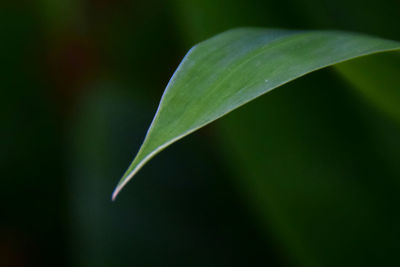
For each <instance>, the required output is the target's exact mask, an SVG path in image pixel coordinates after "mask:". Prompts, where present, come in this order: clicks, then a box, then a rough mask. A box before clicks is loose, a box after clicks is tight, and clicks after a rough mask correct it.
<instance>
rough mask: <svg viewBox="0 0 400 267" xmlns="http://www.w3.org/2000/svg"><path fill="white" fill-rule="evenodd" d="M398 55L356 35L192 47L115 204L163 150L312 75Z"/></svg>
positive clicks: (292, 34)
mask: <svg viewBox="0 0 400 267" xmlns="http://www.w3.org/2000/svg"><path fill="white" fill-rule="evenodd" d="M397 49H400V43H398V42H395V41H390V40H384V39H380V38H375V37H371V36H366V35H361V34H355V33H346V32H337V31H288V30H265V29H250V28H247V29H245V28H244V29H235V30H231V31H228V32H225V33H222V34H220V35H217V36H215V37H213V38H211V39H209V40H207V41H205V42H202V43H200V44H198V45H196V46H195V47H193V48H192V49H191V50H190V51H189V52H188V54H187V55H186V56H185V58H184V59H183V61H182V63H181V64H180V66H179V67H178V69H177V71H176V72H175V74H174V76H173V77H172V79H171V80H170V82H169V84H168V86H167V88H166V90H165V92H164V95H163V97H162V99H161V102H160V105H159V108H158V110H157V113H156V115H155V117H154V119H153V122H152V124H151V126H150V128H149V130H148V133H147V135H146V138H145V141H144V142H143V144H142V146H141V148H140V150H139V152H138V154H137V155H136V158H135V159H134V161H133V162H132V164H131V166H130V167H129V168H128V170H127V171H126V173H125V174H124V176H123V177H122V179H121V181H120V182H119V184H118V186H117V188H116V189H115V191H114V193H113V199H115V197H116V195H117V194H118V193H119V191H120V190H121V189H122V188H123V187H124V185H125V184H126V183H127V182H128V181H129V180H130V179H131V178H132V177H133V175H134V174H135V173H137V171H138V170H139V169H140V168H141V167H142V166H143V165H144V164H145V163H146V162H148V161H149V160H150V159H151V158H152V157H153V156H154V155H156V154H157V153H159V152H160V151H161V150H163V149H164V148H165V147H167V146H168V145H170V144H172V143H174V142H175V141H177V140H179V139H181V138H182V137H184V136H186V135H188V134H190V133H192V132H194V131H195V130H197V129H199V128H201V127H203V126H205V125H207V124H208V123H210V122H212V121H214V120H216V119H218V118H220V117H222V116H224V115H225V114H227V113H229V112H230V111H232V110H234V109H236V108H238V107H240V106H242V105H244V104H245V103H247V102H249V101H251V100H253V99H255V98H257V97H258V96H260V95H263V94H265V93H267V92H269V91H271V90H272V89H274V88H276V87H279V86H280V85H283V84H286V83H288V82H290V81H292V80H294V79H296V78H298V77H301V76H303V75H305V74H307V73H310V72H313V71H315V70H318V69H321V68H324V67H328V66H331V65H334V64H336V63H340V62H343V61H347V60H350V59H353V58H357V57H361V56H366V55H370V54H375V53H379V52H385V51H395V50H397ZM321 89H323V88H321Z"/></svg>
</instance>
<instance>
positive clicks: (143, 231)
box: [0, 0, 400, 267]
mask: <svg viewBox="0 0 400 267" xmlns="http://www.w3.org/2000/svg"><path fill="white" fill-rule="evenodd" d="M399 12H400V2H399V1H397V0H385V1H361V0H354V1H352V0H336V1H317V0H309V1H305V0H303V1H301V0H280V1H272V0H269V1H257V0H194V1H193V0H168V1H154V0H147V1H132V0H82V1H78V0H58V1H54V0H37V1H23V0H18V1H11V0H10V1H2V3H1V4H0V36H1V39H0V59H1V65H0V78H1V79H0V88H1V98H0V101H1V103H0V111H1V113H0V116H1V122H2V123H1V124H2V126H1V128H0V148H1V149H0V170H1V180H0V182H1V183H0V185H1V189H2V190H1V191H2V192H1V198H0V200H1V205H0V207H1V209H0V211H1V217H0V218H1V221H0V266H307V267H308V266H324V267H326V266H388V265H390V266H398V265H400V260H399V256H400V243H399V240H400V228H399V225H400V214H399V204H400V195H399V193H398V192H399V189H400V165H399V164H398V159H399V158H400V138H399V136H400V124H399V122H400V116H397V115H396V114H400V113H396V111H398V109H397V106H396V105H394V106H393V107H392V106H389V104H385V103H386V102H382V101H377V102H374V99H375V97H371V95H373V94H368V93H366V91H365V90H363V88H360V87H358V86H357V84H360V83H358V82H360V79H361V80H362V79H364V78H363V77H364V76H365V79H366V78H374V77H378V76H379V75H380V74H382V73H383V74H385V71H384V70H383V69H380V73H379V70H376V69H370V70H367V71H365V72H363V73H361V75H360V76H358V78H357V79H358V80H357V79H356V80H354V79H353V77H354V75H353V72H349V70H351V68H352V67H354V66H356V65H354V66H353V65H349V66H347V69H346V66H345V67H344V68H343V69H340V68H339V71H337V70H335V69H328V70H322V71H319V72H317V73H314V74H311V75H310V76H307V77H304V78H301V79H300V80H298V81H295V82H293V83H290V84H288V85H286V86H284V87H283V88H282V89H278V90H276V91H274V92H272V93H271V94H269V95H268V96H266V97H262V98H260V99H258V100H256V101H254V103H251V104H249V105H247V106H246V107H244V108H242V109H240V110H238V111H235V112H233V113H232V114H231V115H229V116H228V117H227V118H224V119H222V120H220V121H219V122H217V123H215V124H212V125H211V126H208V127H206V128H205V129H203V130H201V131H200V132H198V133H196V134H193V135H191V136H190V137H188V138H186V139H184V140H182V141H181V142H179V143H177V144H174V145H173V146H172V147H171V148H169V149H167V150H166V151H165V152H163V153H161V154H160V155H159V156H157V157H156V158H155V159H154V160H153V161H152V162H150V163H149V164H148V165H147V166H146V167H145V168H144V169H143V170H142V171H141V172H140V173H139V174H138V175H137V177H136V178H135V179H134V181H132V182H131V183H130V184H129V185H128V186H127V187H126V189H124V190H123V192H122V193H121V195H120V196H119V198H118V199H117V201H116V202H111V200H110V198H111V193H112V191H113V189H114V186H115V185H116V184H117V182H118V180H119V178H120V177H121V176H122V174H123V172H124V171H125V169H126V168H127V167H128V165H129V163H130V161H131V160H132V159H133V157H134V155H135V153H136V151H137V149H138V148H139V145H140V144H141V141H142V140H143V138H144V134H145V133H146V129H147V127H148V125H149V124H150V122H151V119H152V116H153V114H154V112H155V110H156V107H157V105H158V101H159V99H160V97H161V94H162V92H163V89H164V88H165V86H166V84H167V82H168V80H169V77H170V76H171V75H172V74H173V72H174V70H175V68H176V67H177V65H178V64H179V62H180V60H181V59H182V58H183V56H184V55H185V53H186V51H187V50H188V49H189V48H190V47H191V46H192V45H194V44H195V43H197V42H199V41H202V40H204V39H206V38H208V37H211V36H212V35H214V34H217V33H219V32H221V31H224V30H227V29H230V28H233V27H239V26H259V27H271V28H290V29H339V30H348V31H359V32H363V33H367V34H373V35H377V36H380V37H384V38H389V39H393V40H400V20H399ZM395 57H398V55H397V54H393V55H390V56H389V57H387V58H383V59H382V60H384V61H383V62H384V63H383V66H386V65H387V64H389V63H386V62H392V65H391V66H392V73H394V74H393V75H392V78H393V79H391V80H387V79H385V80H383V81H384V82H381V83H380V84H379V85H380V87H379V88H378V89H379V90H378V91H377V92H375V95H384V91H385V88H386V87H387V88H389V87H390V88H395V89H396V88H397V87H398V86H399V83H397V81H399V80H398V78H397V76H396V75H397V73H399V74H400V64H399V62H400V61H399V60H397V61H391V60H393V58H395ZM375 59H376V57H375ZM371 60H374V58H372V59H371ZM379 60H381V59H379ZM361 63H362V62H361ZM355 64H356V63H355ZM360 65H363V64H360ZM383 74H382V75H383ZM360 77H361V78H360ZM396 78H397V79H396ZM361 87H362V86H361ZM398 89H399V94H400V88H398ZM395 103H398V102H395ZM388 107H390V110H391V111H392V112H388V110H389V108H388ZM393 110H395V111H394V112H393Z"/></svg>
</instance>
